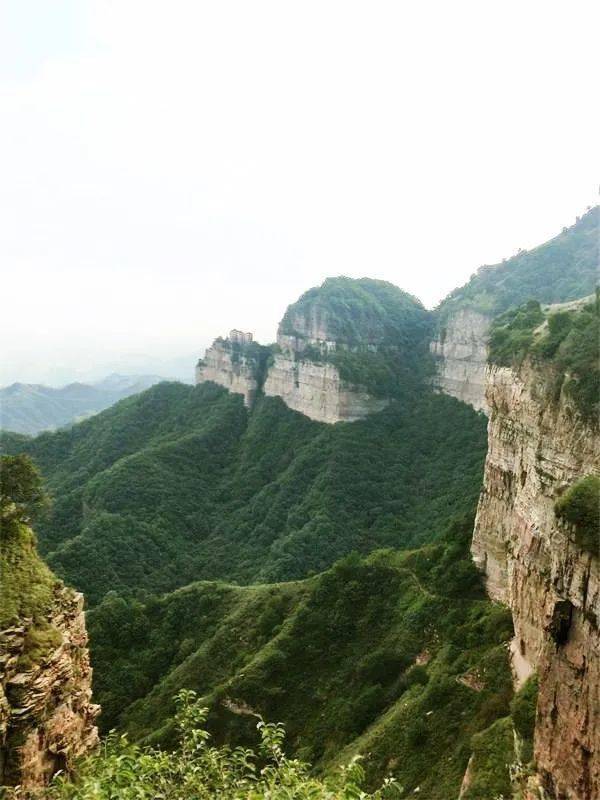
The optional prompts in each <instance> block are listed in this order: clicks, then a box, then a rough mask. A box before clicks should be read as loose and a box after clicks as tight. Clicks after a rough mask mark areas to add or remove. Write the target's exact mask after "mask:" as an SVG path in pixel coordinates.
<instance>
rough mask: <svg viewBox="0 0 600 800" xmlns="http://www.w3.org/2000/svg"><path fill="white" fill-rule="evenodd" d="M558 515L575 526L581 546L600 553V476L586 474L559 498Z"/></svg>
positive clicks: (556, 506) (556, 509)
mask: <svg viewBox="0 0 600 800" xmlns="http://www.w3.org/2000/svg"><path fill="white" fill-rule="evenodd" d="M554 508H555V512H556V515H557V516H558V517H560V518H561V519H563V520H565V521H566V522H569V523H570V524H571V525H573V526H574V529H575V538H576V540H577V543H578V544H579V546H580V547H582V548H583V549H584V550H588V551H589V552H590V553H593V554H594V555H600V477H599V476H598V475H586V476H585V477H583V478H581V479H580V480H578V481H577V482H576V483H574V484H573V485H572V486H570V487H569V489H568V490H567V491H566V492H565V493H564V494H563V495H562V497H560V498H559V500H557V502H556V504H555V506H554Z"/></svg>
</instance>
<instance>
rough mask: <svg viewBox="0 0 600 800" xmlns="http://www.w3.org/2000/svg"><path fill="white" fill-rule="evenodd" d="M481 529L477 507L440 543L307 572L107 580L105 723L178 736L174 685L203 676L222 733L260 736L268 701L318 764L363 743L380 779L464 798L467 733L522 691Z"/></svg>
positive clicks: (297, 749) (100, 633)
mask: <svg viewBox="0 0 600 800" xmlns="http://www.w3.org/2000/svg"><path fill="white" fill-rule="evenodd" d="M471 530H472V517H470V516H467V517H465V518H463V519H461V520H460V521H456V522H454V523H453V524H451V525H449V527H448V528H447V529H446V531H444V532H443V536H442V537H441V540H440V542H439V543H438V544H435V545H428V546H425V547H423V548H421V549H418V550H415V551H410V552H406V553H401V552H393V551H389V550H387V551H379V552H377V553H374V554H372V555H371V556H369V557H367V558H362V559H361V558H360V557H358V556H356V555H355V556H349V557H347V558H346V559H344V560H342V561H340V562H338V563H337V564H336V565H335V566H334V567H333V568H332V569H331V570H329V571H327V572H325V573H323V574H321V575H319V576H315V577H314V578H310V579H308V580H305V581H302V582H292V583H283V584H274V585H260V586H250V587H235V586H231V585H227V584H222V583H195V584H192V585H190V586H188V587H186V588H184V589H180V590H178V591H176V592H173V593H171V594H168V595H166V596H163V597H161V598H158V597H152V598H147V597H146V598H145V599H143V600H139V599H138V600H135V599H130V600H126V599H124V598H121V597H118V596H117V595H115V594H109V595H108V596H107V597H106V598H105V599H104V601H103V602H102V603H101V604H100V605H99V606H98V607H97V608H96V609H94V610H93V611H92V613H91V614H90V618H89V624H90V630H91V635H92V641H93V643H94V644H93V648H94V649H93V657H94V664H95V668H96V672H97V676H98V677H97V681H96V692H97V697H98V698H99V699H100V701H101V702H102V705H103V708H104V715H103V717H104V719H103V725H104V727H105V729H106V728H109V727H111V726H114V725H117V726H118V727H119V728H120V729H122V730H127V731H129V732H130V734H131V735H132V736H133V738H134V739H140V738H144V739H145V740H146V741H151V742H153V743H157V742H160V743H163V744H164V743H173V741H174V734H175V730H174V727H173V716H174V711H175V707H174V703H173V696H174V694H175V693H176V692H177V691H178V690H179V689H181V688H182V687H186V688H192V689H194V690H195V691H196V692H198V694H199V696H201V698H202V700H201V705H206V706H208V708H209V709H210V711H209V716H208V721H207V722H208V729H209V730H210V731H211V732H212V734H213V735H214V736H215V740H216V742H217V743H218V742H224V741H227V742H230V743H237V744H240V743H243V744H246V745H248V744H251V743H253V742H254V741H255V737H256V734H255V727H256V714H261V715H262V716H263V717H264V718H265V719H269V720H281V721H283V722H284V723H285V726H286V730H287V733H288V747H289V751H290V752H292V753H296V754H297V755H298V756H299V757H301V758H302V759H303V760H306V761H309V762H310V763H313V764H316V765H317V766H318V768H319V769H320V770H324V769H325V770H328V769H331V768H332V767H333V766H334V765H335V764H338V763H340V764H341V763H345V762H347V761H349V760H350V758H351V757H352V756H353V755H354V754H356V753H360V754H362V755H363V756H364V758H365V760H364V762H363V766H364V767H365V768H366V772H367V778H368V785H369V786H371V787H375V786H377V785H379V784H380V783H381V781H382V780H383V778H384V777H385V775H386V774H387V773H388V772H390V771H392V772H393V774H394V775H395V776H396V777H397V779H398V781H399V783H400V784H401V785H403V786H404V787H405V788H406V789H407V790H409V791H413V790H414V789H415V788H416V787H417V786H420V787H421V792H423V793H424V796H425V797H427V798H429V799H430V800H446V799H447V798H448V797H455V796H457V793H458V789H459V787H460V783H461V780H462V776H463V774H464V770H465V768H466V764H467V761H468V759H469V756H470V754H471V748H472V737H473V736H474V735H475V734H478V733H480V732H483V731H484V730H486V729H487V728H488V727H489V726H490V725H492V724H493V723H495V722H496V721H497V720H498V719H499V718H500V717H503V716H507V715H508V714H509V704H510V700H511V697H512V689H511V680H510V671H509V669H508V662H507V650H506V647H505V642H506V641H507V639H508V638H510V636H511V635H512V626H511V622H510V615H509V614H508V613H507V612H506V611H505V610H504V609H502V608H501V607H498V606H493V605H492V604H491V603H489V601H487V600H486V599H485V593H484V591H483V587H482V584H481V580H480V577H479V575H478V574H477V572H476V570H475V568H474V567H473V565H472V563H471V562H470V559H469V556H468V546H469V542H470V538H471ZM505 755H506V751H502V753H500V754H499V755H498V756H497V757H496V761H495V762H494V770H493V775H494V780H495V781H496V784H495V786H496V787H497V788H498V790H499V791H502V790H506V789H507V787H508V786H509V784H508V771H507V768H506V763H504V764H503V763H502V758H503V757H505ZM488 777H489V776H488ZM481 779H482V780H483V779H484V776H483V775H482V776H481ZM476 796H477V795H473V797H476ZM486 796H487V795H486Z"/></svg>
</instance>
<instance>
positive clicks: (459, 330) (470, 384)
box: [430, 310, 491, 413]
mask: <svg viewBox="0 0 600 800" xmlns="http://www.w3.org/2000/svg"><path fill="white" fill-rule="evenodd" d="M490 322H491V319H490V317H487V316H485V315H484V314H480V313H479V312H477V311H470V310H461V311H458V312H457V313H456V314H454V315H453V316H451V317H450V318H449V319H448V320H447V322H446V324H445V325H444V326H443V327H442V329H441V330H440V332H439V334H438V336H437V337H436V339H434V341H433V342H431V345H430V350H431V353H432V354H433V355H434V356H435V357H436V359H437V376H436V386H437V388H438V389H439V390H440V391H442V392H444V393H445V394H449V395H451V396H452V397H456V398H457V399H458V400H462V401H463V402H464V403H468V404H469V405H471V406H473V408H474V409H476V410H477V411H485V413H488V407H487V402H486V399H485V384H486V380H485V369H486V361H487V339H488V331H489V327H490Z"/></svg>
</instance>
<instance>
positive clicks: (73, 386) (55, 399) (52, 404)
mask: <svg viewBox="0 0 600 800" xmlns="http://www.w3.org/2000/svg"><path fill="white" fill-rule="evenodd" d="M161 380H162V378H159V377H158V376H157V375H131V376H129V375H110V376H109V377H108V378H105V379H104V380H103V381H99V382H98V383H94V384H86V383H70V384H68V386H62V387H61V388H60V389H56V388H54V387H52V386H42V385H40V384H32V383H13V384H11V385H10V386H4V387H2V388H0V428H1V429H2V430H5V431H13V432H14V433H25V434H32V435H35V434H36V433H40V432H41V431H51V430H56V429H57V428H62V427H63V426H64V425H70V424H72V423H75V422H79V421H80V420H82V419H85V418H86V417H89V416H91V415H92V414H97V413H98V412H99V411H103V410H104V409H105V408H108V407H109V406H112V405H113V404H114V403H116V402H117V401H118V400H122V399H123V398H124V397H129V396H130V395H132V394H138V393H139V392H143V391H144V390H145V389H148V388H149V387H150V386H153V385H154V384H155V383H159V382H160V381H161Z"/></svg>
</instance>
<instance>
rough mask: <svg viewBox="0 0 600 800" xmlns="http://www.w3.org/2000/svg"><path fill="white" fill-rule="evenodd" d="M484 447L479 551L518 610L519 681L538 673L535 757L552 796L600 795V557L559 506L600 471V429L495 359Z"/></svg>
mask: <svg viewBox="0 0 600 800" xmlns="http://www.w3.org/2000/svg"><path fill="white" fill-rule="evenodd" d="M486 396H487V402H488V404H489V410H490V422H489V427H488V455H487V460H486V465H485V478H484V490H483V492H482V495H481V498H480V502H479V508H478V512H477V519H476V523H475V531H474V538H473V546H472V552H473V556H474V559H475V561H476V563H477V564H478V565H479V566H480V567H481V568H482V569H483V570H485V573H486V579H487V587H488V592H489V594H490V596H491V597H492V598H493V599H495V600H499V601H501V602H503V603H507V604H508V605H509V606H510V608H511V609H512V612H513V620H514V626H515V640H514V642H513V646H512V650H513V656H514V657H513V665H514V667H515V671H516V672H517V677H518V679H519V681H518V682H520V681H522V680H523V679H524V678H525V677H527V675H528V674H529V673H530V672H531V671H533V670H537V672H538V675H539V686H540V689H539V699H538V710H537V721H536V731H535V760H536V763H537V767H538V771H539V773H540V779H541V782H542V784H543V785H544V787H545V789H546V790H547V792H548V793H549V795H550V796H551V797H555V798H561V800H562V799H563V798H568V799H569V800H595V799H596V798H599V797H600V564H599V560H598V558H596V557H594V556H592V555H591V554H590V553H588V552H586V551H584V550H582V549H581V548H580V547H579V546H578V545H577V543H576V541H575V538H574V535H573V531H572V530H570V529H569V527H568V526H566V525H564V524H562V523H561V522H560V521H559V520H558V519H557V518H556V516H555V513H554V503H555V501H556V499H557V497H558V496H559V495H560V494H561V493H562V492H563V491H564V489H565V488H566V487H568V486H569V485H571V484H573V483H574V482H575V481H577V480H578V479H579V478H581V477H582V476H583V475H586V474H589V473H591V472H600V437H599V435H598V433H597V431H593V430H592V429H591V428H590V427H588V426H586V425H585V424H584V423H583V421H582V420H581V419H580V418H579V416H578V415H577V413H576V411H575V409H574V408H573V405H572V403H570V402H569V400H568V399H567V398H565V397H564V396H563V397H561V398H560V400H559V402H557V403H556V404H550V403H548V402H547V401H546V400H545V399H544V397H545V396H546V394H545V392H544V387H543V376H540V375H539V374H538V373H536V372H535V371H534V370H532V369H531V367H530V366H528V365H525V366H524V367H523V368H522V369H521V370H520V372H519V374H516V373H515V372H514V371H512V370H510V369H507V368H496V367H491V368H489V370H488V374H487V394H486Z"/></svg>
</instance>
